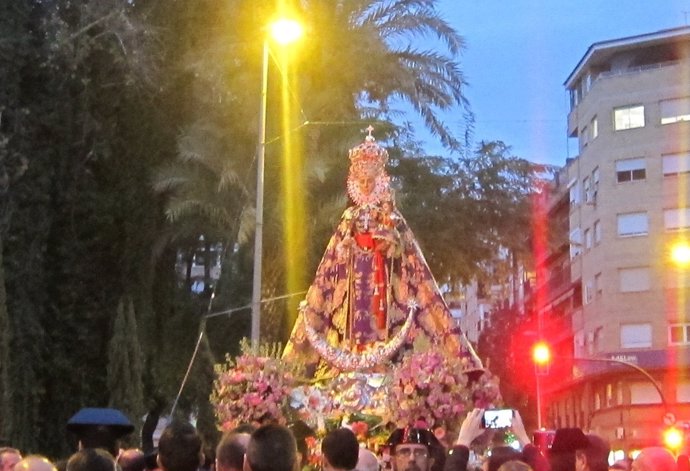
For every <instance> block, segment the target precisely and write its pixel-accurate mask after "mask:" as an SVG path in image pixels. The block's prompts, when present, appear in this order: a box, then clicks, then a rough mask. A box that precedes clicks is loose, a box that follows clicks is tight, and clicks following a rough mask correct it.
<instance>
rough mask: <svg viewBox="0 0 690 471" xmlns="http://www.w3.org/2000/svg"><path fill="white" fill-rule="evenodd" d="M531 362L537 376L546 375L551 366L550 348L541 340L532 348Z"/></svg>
mask: <svg viewBox="0 0 690 471" xmlns="http://www.w3.org/2000/svg"><path fill="white" fill-rule="evenodd" d="M532 361H533V362H534V368H535V371H536V372H537V374H542V375H545V374H548V372H549V366H551V346H550V345H549V344H548V343H546V342H545V341H543V340H540V341H539V342H537V343H535V344H534V346H533V347H532Z"/></svg>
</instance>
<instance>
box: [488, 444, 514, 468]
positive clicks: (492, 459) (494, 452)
mask: <svg viewBox="0 0 690 471" xmlns="http://www.w3.org/2000/svg"><path fill="white" fill-rule="evenodd" d="M521 459H522V453H520V452H519V451H517V450H516V449H515V448H512V447H509V446H504V445H502V446H495V447H493V448H492V449H491V454H490V455H489V459H488V460H486V461H485V462H484V465H485V466H486V468H485V469H486V470H488V471H498V468H500V467H501V466H502V465H503V464H504V463H507V462H508V461H515V460H521Z"/></svg>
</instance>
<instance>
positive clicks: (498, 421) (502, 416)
mask: <svg viewBox="0 0 690 471" xmlns="http://www.w3.org/2000/svg"><path fill="white" fill-rule="evenodd" d="M482 425H483V426H484V428H508V427H510V426H511V425H513V409H489V410H485V411H484V416H483V417H482Z"/></svg>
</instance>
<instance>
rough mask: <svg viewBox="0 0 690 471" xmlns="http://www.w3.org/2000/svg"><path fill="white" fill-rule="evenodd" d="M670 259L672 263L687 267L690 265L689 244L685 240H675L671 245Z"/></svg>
mask: <svg viewBox="0 0 690 471" xmlns="http://www.w3.org/2000/svg"><path fill="white" fill-rule="evenodd" d="M671 260H672V261H673V263H674V264H676V265H678V266H681V267H687V266H688V265H690V244H688V243H687V242H676V243H675V244H673V246H672V247H671Z"/></svg>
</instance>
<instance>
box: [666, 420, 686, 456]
mask: <svg viewBox="0 0 690 471" xmlns="http://www.w3.org/2000/svg"><path fill="white" fill-rule="evenodd" d="M663 438H664V446H665V447H666V448H668V449H670V450H673V451H678V450H679V449H680V448H681V447H682V446H683V441H684V440H685V433H684V432H683V430H681V429H679V428H678V427H676V426H673V425H671V426H670V427H667V428H666V429H664V436H663Z"/></svg>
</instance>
